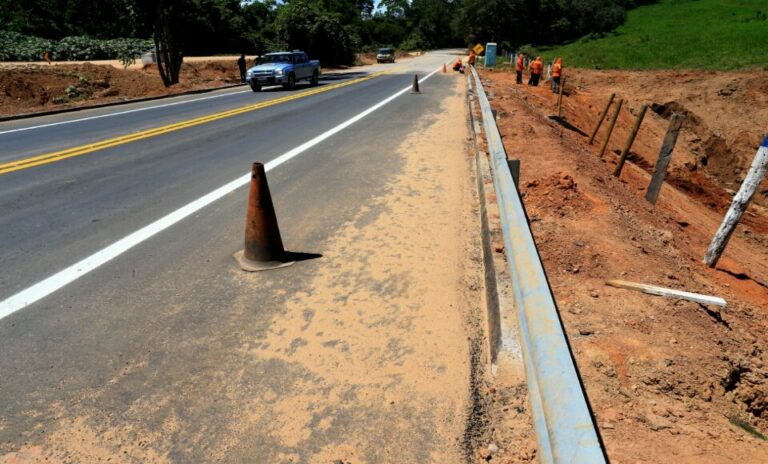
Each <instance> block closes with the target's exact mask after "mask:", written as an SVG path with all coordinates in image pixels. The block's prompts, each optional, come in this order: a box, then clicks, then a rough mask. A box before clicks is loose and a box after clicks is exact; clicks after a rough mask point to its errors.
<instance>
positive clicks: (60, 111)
mask: <svg viewBox="0 0 768 464" xmlns="http://www.w3.org/2000/svg"><path fill="white" fill-rule="evenodd" d="M245 85H247V84H243V83H239V84H230V85H222V86H220V87H210V88H206V89H196V90H188V91H186V92H180V93H174V94H171V95H155V96H153V97H141V98H131V99H129V100H120V101H114V102H108V103H97V104H95V105H86V106H73V107H71V108H61V109H58V110H50V111H38V112H35V113H21V114H13V115H10V116H0V122H3V121H15V120H18V119H29V118H37V117H40V116H52V115H55V114H63V113H74V112H75V111H82V110H93V109H97V108H107V107H110V106H120V105H127V104H129V103H141V102H148V101H153V100H162V99H164V98H173V97H183V96H185V95H196V94H200V93H209V92H214V91H216V90H226V89H233V88H235V87H241V86H245Z"/></svg>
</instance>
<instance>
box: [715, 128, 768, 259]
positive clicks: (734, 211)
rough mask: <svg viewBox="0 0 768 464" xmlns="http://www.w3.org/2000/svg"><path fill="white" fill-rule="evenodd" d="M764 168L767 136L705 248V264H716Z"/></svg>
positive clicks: (767, 159) (758, 183) (767, 155)
mask: <svg viewBox="0 0 768 464" xmlns="http://www.w3.org/2000/svg"><path fill="white" fill-rule="evenodd" d="M766 169H768V137H766V138H765V140H763V144H762V145H760V148H759V149H758V150H757V154H756V155H755V159H753V160H752V166H751V167H750V168H749V172H748V173H747V177H746V178H745V179H744V182H742V183H741V187H739V191H738V192H737V193H736V196H734V197H733V202H732V203H731V207H730V208H728V212H727V213H726V214H725V218H724V219H723V223H722V224H720V228H719V229H718V230H717V233H716V234H715V236H714V237H713V238H712V243H710V245H709V249H707V253H706V254H705V255H704V263H705V264H706V265H707V266H709V267H715V264H717V260H719V259H720V255H721V254H722V253H723V250H725V246H726V245H727V244H728V240H729V239H730V238H731V235H732V234H733V231H734V230H736V225H738V223H739V220H740V219H741V215H742V214H744V211H746V209H747V206H749V202H750V201H752V197H753V196H755V192H757V188H758V187H759V186H760V182H762V181H763V177H764V176H765V171H766Z"/></svg>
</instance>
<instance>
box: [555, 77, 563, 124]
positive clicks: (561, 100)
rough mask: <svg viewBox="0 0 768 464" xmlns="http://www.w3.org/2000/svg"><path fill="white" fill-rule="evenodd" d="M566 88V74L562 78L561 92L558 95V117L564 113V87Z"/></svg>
mask: <svg viewBox="0 0 768 464" xmlns="http://www.w3.org/2000/svg"><path fill="white" fill-rule="evenodd" d="M564 88H565V76H563V77H561V78H560V94H559V95H558V96H557V117H558V118H560V117H562V115H563V89H564Z"/></svg>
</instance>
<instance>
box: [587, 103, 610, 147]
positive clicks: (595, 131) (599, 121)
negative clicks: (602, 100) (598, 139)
mask: <svg viewBox="0 0 768 464" xmlns="http://www.w3.org/2000/svg"><path fill="white" fill-rule="evenodd" d="M614 97H616V94H615V93H612V94H611V98H609V99H608V104H607V105H605V108H603V112H602V113H600V119H598V120H597V125H596V126H595V130H593V131H592V135H590V136H589V144H590V145H592V142H594V141H595V135H597V131H598V130H599V129H600V126H601V125H602V124H603V119H605V115H606V114H608V109H609V108H610V107H611V103H613V99H614Z"/></svg>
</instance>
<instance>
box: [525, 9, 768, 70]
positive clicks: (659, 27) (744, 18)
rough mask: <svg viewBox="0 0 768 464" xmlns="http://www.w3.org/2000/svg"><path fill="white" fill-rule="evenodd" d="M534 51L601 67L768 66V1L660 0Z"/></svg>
mask: <svg viewBox="0 0 768 464" xmlns="http://www.w3.org/2000/svg"><path fill="white" fill-rule="evenodd" d="M535 53H538V54H541V55H542V56H543V57H544V58H545V62H549V61H551V60H552V59H554V57H556V56H562V57H563V61H564V62H565V64H566V66H575V67H583V68H597V69H708V70H733V69H768V1H766V0H660V2H659V3H657V4H654V5H648V6H643V7H640V8H637V9H634V10H631V11H629V14H628V16H627V21H626V22H625V23H624V25H622V26H620V27H619V28H617V29H616V30H615V31H613V32H611V33H609V34H607V35H605V36H604V37H599V38H594V37H585V38H582V39H579V40H577V41H576V42H572V43H569V44H566V45H563V46H556V47H548V48H538V49H537V50H536V51H535Z"/></svg>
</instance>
